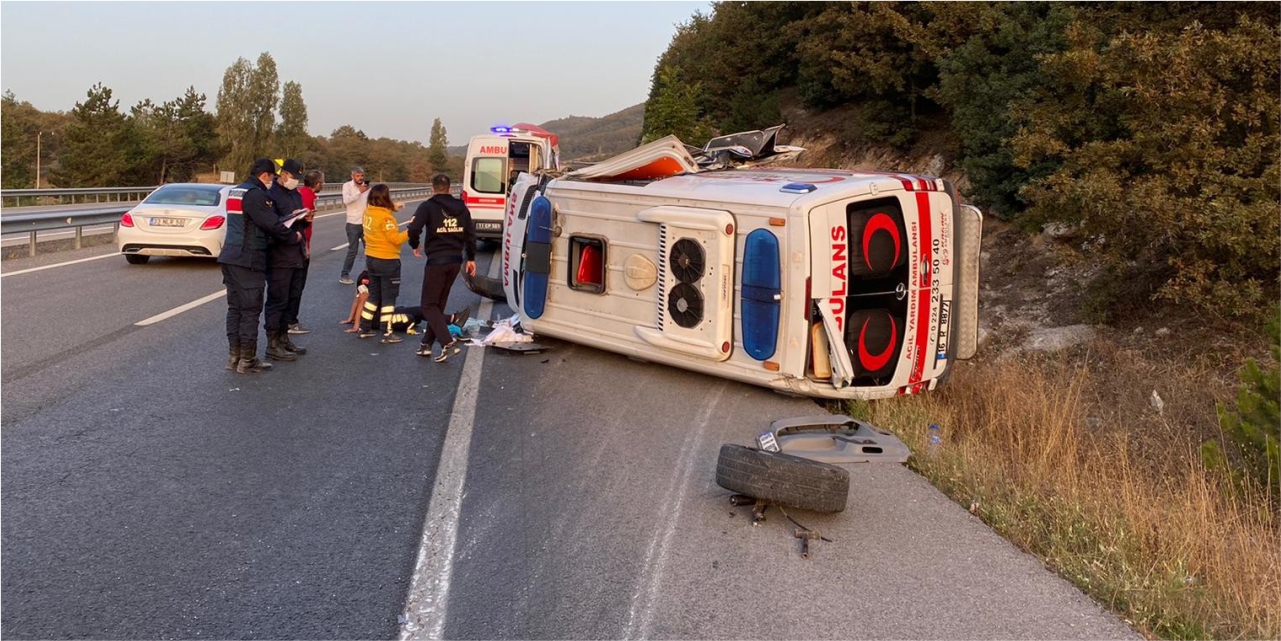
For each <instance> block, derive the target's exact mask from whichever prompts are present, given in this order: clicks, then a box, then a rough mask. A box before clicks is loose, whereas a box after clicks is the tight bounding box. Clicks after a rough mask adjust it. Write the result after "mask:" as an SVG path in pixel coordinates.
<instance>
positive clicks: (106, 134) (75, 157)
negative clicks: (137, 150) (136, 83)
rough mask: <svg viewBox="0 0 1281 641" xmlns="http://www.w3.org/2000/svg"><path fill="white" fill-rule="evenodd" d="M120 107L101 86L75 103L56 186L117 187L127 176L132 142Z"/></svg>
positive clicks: (91, 89)
mask: <svg viewBox="0 0 1281 641" xmlns="http://www.w3.org/2000/svg"><path fill="white" fill-rule="evenodd" d="M119 106H120V101H119V100H116V101H112V99H111V89H110V88H108V87H105V86H103V85H102V83H98V84H95V85H94V86H93V87H91V88H90V89H89V91H88V93H87V94H86V99H85V101H84V102H78V103H76V106H75V108H74V109H72V110H71V123H70V124H69V125H68V126H67V132H66V136H65V142H64V144H63V150H62V153H61V154H60V165H61V166H60V167H59V168H58V171H57V172H56V176H57V179H58V182H59V184H63V185H75V186H77V187H107V186H112V185H119V184H120V182H121V181H122V180H123V179H124V178H125V177H126V176H127V175H128V173H129V154H130V150H131V147H132V142H131V140H130V131H129V128H130V127H129V122H128V121H127V120H126V118H125V116H124V114H122V113H120V110H119Z"/></svg>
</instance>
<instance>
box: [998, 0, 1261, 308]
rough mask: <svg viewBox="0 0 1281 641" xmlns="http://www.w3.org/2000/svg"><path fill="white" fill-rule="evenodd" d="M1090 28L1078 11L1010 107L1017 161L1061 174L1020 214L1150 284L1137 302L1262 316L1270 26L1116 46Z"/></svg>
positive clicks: (1247, 25)
mask: <svg viewBox="0 0 1281 641" xmlns="http://www.w3.org/2000/svg"><path fill="white" fill-rule="evenodd" d="M1099 22H1100V21H1099V19H1098V16H1096V15H1093V14H1091V13H1090V12H1083V13H1081V14H1080V16H1079V17H1078V18H1077V19H1076V20H1074V21H1073V23H1072V25H1071V26H1070V27H1069V30H1068V39H1069V46H1068V49H1067V50H1066V51H1065V52H1063V53H1060V54H1053V55H1048V56H1045V57H1044V58H1043V60H1042V64H1041V71H1042V74H1043V76H1044V79H1043V83H1044V84H1043V85H1042V86H1041V87H1040V88H1038V90H1037V92H1036V95H1035V96H1034V97H1033V98H1032V99H1031V100H1029V101H1027V102H1026V103H1023V104H1021V105H1016V108H1015V120H1016V122H1017V124H1018V125H1019V127H1020V128H1019V131H1018V133H1017V134H1016V135H1015V136H1014V138H1013V142H1012V145H1013V148H1014V151H1015V158H1016V161H1017V162H1019V163H1020V165H1021V166H1023V167H1025V168H1029V167H1032V166H1034V164H1036V163H1046V162H1049V163H1054V164H1057V165H1058V168H1057V169H1056V170H1055V171H1054V172H1053V173H1051V174H1050V175H1048V176H1046V177H1044V178H1039V179H1035V180H1033V181H1032V182H1030V183H1029V184H1028V185H1027V186H1026V187H1025V188H1024V189H1023V191H1022V192H1021V194H1022V196H1023V197H1025V198H1027V199H1028V200H1029V201H1030V202H1031V203H1032V206H1031V209H1030V210H1029V211H1028V212H1027V214H1028V215H1030V216H1033V217H1034V218H1037V219H1043V220H1057V221H1062V222H1066V223H1069V224H1080V225H1081V226H1082V228H1083V230H1084V231H1085V232H1086V234H1088V235H1089V236H1091V237H1093V238H1094V239H1095V240H1096V242H1097V244H1098V247H1099V248H1100V253H1099V255H1100V257H1101V258H1102V259H1103V260H1104V261H1105V264H1110V265H1126V266H1128V267H1129V268H1132V269H1133V270H1135V271H1137V272H1138V273H1141V274H1146V275H1151V276H1153V279H1152V282H1153V283H1154V285H1153V286H1152V287H1151V288H1150V289H1148V290H1146V291H1137V292H1132V293H1131V295H1132V296H1135V297H1137V298H1138V299H1139V300H1141V301H1147V300H1151V299H1153V298H1160V299H1164V300H1167V301H1170V302H1172V303H1176V304H1181V305H1184V306H1188V307H1191V308H1192V309H1194V310H1196V311H1199V312H1202V313H1205V314H1207V315H1211V316H1214V317H1220V318H1222V317H1225V316H1227V317H1246V318H1249V317H1255V318H1257V317H1258V316H1259V315H1261V314H1262V313H1263V310H1266V309H1268V302H1269V301H1270V300H1272V299H1274V298H1275V293H1276V287H1277V284H1278V271H1277V266H1278V264H1279V263H1281V227H1279V225H1281V206H1279V205H1278V199H1281V169H1279V167H1281V166H1279V165H1278V157H1277V153H1276V151H1277V148H1278V145H1281V136H1279V135H1278V119H1281V100H1279V99H1278V95H1277V91H1276V88H1277V84H1278V80H1279V78H1281V56H1279V54H1278V49H1279V47H1278V45H1279V43H1281V40H1279V39H1278V32H1277V27H1276V25H1275V23H1264V22H1259V21H1256V20H1254V19H1252V18H1250V17H1249V16H1246V15H1242V16H1240V18H1239V21H1238V22H1237V24H1236V25H1235V27H1233V28H1231V29H1217V30H1216V29H1210V28H1207V27H1205V26H1204V25H1201V24H1199V23H1197V22H1195V21H1194V22H1192V23H1190V24H1187V25H1185V26H1180V27H1178V28H1175V27H1173V26H1170V27H1164V28H1162V27H1160V26H1159V25H1158V26H1154V27H1152V28H1150V29H1149V30H1146V31H1142V32H1136V33H1123V34H1121V35H1117V36H1111V35H1109V34H1107V33H1105V32H1103V31H1102V30H1101V29H1102V27H1100V26H1099Z"/></svg>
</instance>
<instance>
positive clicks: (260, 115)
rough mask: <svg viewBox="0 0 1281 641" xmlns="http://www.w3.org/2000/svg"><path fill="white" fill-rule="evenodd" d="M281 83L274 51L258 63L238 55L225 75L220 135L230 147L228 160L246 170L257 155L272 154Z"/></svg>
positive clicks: (220, 97)
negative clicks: (277, 73)
mask: <svg viewBox="0 0 1281 641" xmlns="http://www.w3.org/2000/svg"><path fill="white" fill-rule="evenodd" d="M279 100H280V83H279V78H278V77H277V75H276V61H275V60H273V59H272V57H271V54H269V53H265V52H264V53H263V54H262V55H260V56H258V62H257V64H256V65H255V64H253V63H250V62H249V61H248V60H245V59H244V58H238V59H236V62H235V63H233V64H232V65H231V66H230V67H228V68H227V71H226V72H224V73H223V76H222V87H220V88H219V89H218V107H217V109H218V114H217V122H218V126H217V131H218V136H219V138H221V140H222V141H223V144H224V145H225V146H226V147H227V152H226V156H225V157H224V164H226V165H227V166H228V167H230V169H231V170H232V171H237V172H241V171H245V170H247V169H248V168H249V165H250V164H252V163H253V161H254V159H256V158H262V157H265V156H268V155H269V152H270V151H271V142H272V141H271V139H272V135H273V134H274V130H275V124H276V104H277V103H278V102H279Z"/></svg>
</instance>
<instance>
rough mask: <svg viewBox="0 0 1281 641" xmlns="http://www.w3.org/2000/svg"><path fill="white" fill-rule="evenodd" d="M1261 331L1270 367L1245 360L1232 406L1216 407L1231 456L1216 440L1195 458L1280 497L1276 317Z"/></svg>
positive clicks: (1280, 335)
mask: <svg viewBox="0 0 1281 641" xmlns="http://www.w3.org/2000/svg"><path fill="white" fill-rule="evenodd" d="M1267 331H1268V333H1269V335H1270V337H1271V339H1272V360H1273V363H1272V365H1271V366H1270V367H1268V368H1266V369H1265V368H1262V367H1259V364H1258V363H1257V362H1255V361H1254V360H1253V359H1251V360H1250V361H1249V362H1248V363H1246V366H1245V370H1244V371H1242V372H1241V390H1240V392H1238V394H1237V402H1236V407H1235V408H1229V407H1228V406H1227V405H1224V404H1222V403H1220V404H1219V406H1218V412H1219V427H1220V428H1221V429H1222V430H1223V436H1224V440H1225V441H1226V442H1227V443H1228V446H1229V448H1230V449H1231V450H1233V451H1235V453H1236V456H1235V458H1233V457H1230V456H1229V453H1228V452H1227V451H1225V449H1226V448H1224V447H1223V446H1222V445H1220V444H1219V442H1218V441H1209V442H1207V443H1205V444H1204V445H1202V446H1201V458H1202V460H1203V461H1204V462H1205V465H1206V467H1207V468H1210V469H1217V470H1222V471H1223V472H1225V473H1227V474H1229V475H1231V476H1232V477H1233V478H1234V479H1235V480H1236V481H1237V482H1238V483H1240V482H1244V481H1247V480H1248V481H1250V482H1253V483H1256V484H1257V485H1258V486H1259V487H1263V488H1268V491H1269V492H1270V493H1271V494H1272V496H1273V497H1274V498H1281V487H1279V486H1278V483H1281V449H1278V444H1279V443H1281V408H1279V407H1278V398H1281V368H1278V362H1281V318H1278V317H1277V316H1274V317H1273V318H1272V320H1271V321H1269V322H1268V326H1267Z"/></svg>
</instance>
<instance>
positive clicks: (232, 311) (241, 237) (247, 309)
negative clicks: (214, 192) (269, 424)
mask: <svg viewBox="0 0 1281 641" xmlns="http://www.w3.org/2000/svg"><path fill="white" fill-rule="evenodd" d="M275 175H276V164H275V163H273V162H272V161H271V160H270V159H268V158H259V159H258V160H256V161H254V164H253V166H252V167H251V168H250V169H249V177H248V178H247V179H245V182H243V183H241V184H240V185H238V186H236V187H235V188H233V189H232V190H231V192H230V193H229V194H228V195H227V234H226V237H225V239H224V240H223V243H222V251H220V252H219V253H218V263H219V264H220V265H222V283H223V284H224V285H226V286H227V342H228V344H229V346H230V357H229V359H228V360H227V369H234V370H235V371H236V372H237V373H240V374H248V373H252V372H261V371H264V370H269V369H271V364H269V363H264V362H262V361H261V360H259V359H258V316H259V315H261V314H262V290H263V287H264V286H265V285H266V282H267V278H266V271H267V243H268V239H269V238H270V239H274V240H275V241H277V242H280V243H284V244H286V245H288V244H294V245H296V244H298V243H301V242H302V241H303V235H302V231H300V230H301V228H300V227H298V226H297V225H295V227H294V228H292V229H291V228H289V227H286V226H284V225H283V224H281V223H280V219H279V218H277V217H276V212H275V210H274V205H273V203H272V200H271V197H270V196H269V195H268V194H267V190H268V188H269V186H270V184H271V182H272V178H273V177H274V176H275ZM303 224H305V223H303Z"/></svg>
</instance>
